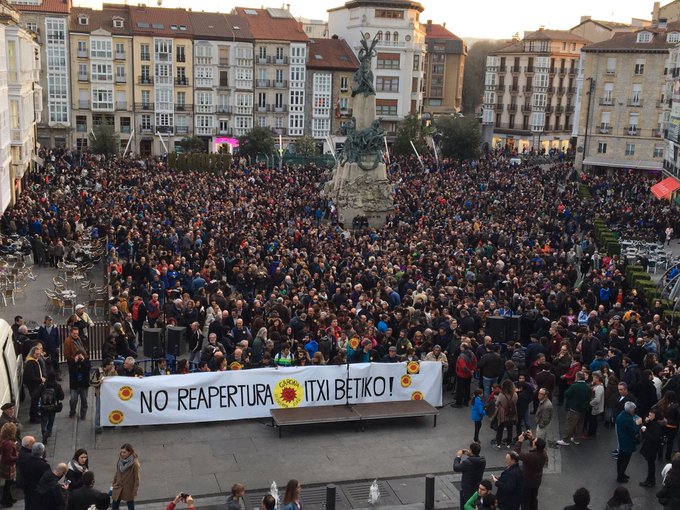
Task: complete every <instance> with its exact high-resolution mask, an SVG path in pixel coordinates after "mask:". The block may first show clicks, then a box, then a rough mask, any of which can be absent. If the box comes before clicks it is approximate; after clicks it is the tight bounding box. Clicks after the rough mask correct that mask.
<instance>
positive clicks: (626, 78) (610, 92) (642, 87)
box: [575, 25, 680, 171]
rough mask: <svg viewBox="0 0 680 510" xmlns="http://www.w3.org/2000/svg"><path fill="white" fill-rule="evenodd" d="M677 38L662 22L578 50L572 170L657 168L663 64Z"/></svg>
mask: <svg viewBox="0 0 680 510" xmlns="http://www.w3.org/2000/svg"><path fill="white" fill-rule="evenodd" d="M671 41H675V43H674V42H671ZM678 41H680V31H678V30H677V28H676V27H673V28H672V27H670V26H665V25H664V26H662V27H650V28H643V29H640V30H638V31H637V32H633V33H623V34H619V35H617V36H615V37H613V38H612V39H610V40H608V41H603V42H599V43H595V44H591V45H589V46H587V47H585V48H584V49H583V61H582V68H583V80H584V81H583V92H582V93H581V100H580V103H581V112H580V115H579V124H578V131H577V136H578V140H577V153H576V163H575V164H576V166H577V168H579V169H616V168H622V169H639V170H657V171H658V170H661V169H662V167H663V156H664V148H665V144H664V141H663V129H664V126H665V119H664V112H663V108H664V95H663V94H664V89H665V87H666V78H665V75H666V65H667V61H668V58H669V53H670V49H671V47H672V46H673V45H674V44H676V43H677V42H678Z"/></svg>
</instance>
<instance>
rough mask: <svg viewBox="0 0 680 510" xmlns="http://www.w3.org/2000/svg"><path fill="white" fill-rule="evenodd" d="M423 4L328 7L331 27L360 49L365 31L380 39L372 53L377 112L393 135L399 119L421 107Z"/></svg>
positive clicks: (386, 1)
mask: <svg viewBox="0 0 680 510" xmlns="http://www.w3.org/2000/svg"><path fill="white" fill-rule="evenodd" d="M423 10H424V7H423V6H422V5H421V4H420V3H418V2H415V1H410V0H350V1H348V2H346V3H345V4H344V5H343V6H342V7H337V8H333V9H330V10H329V11H328V32H329V34H331V37H332V36H333V35H337V36H339V37H340V38H342V39H345V40H346V41H347V42H348V44H349V45H350V47H351V48H352V49H353V50H354V52H355V53H356V54H358V52H359V50H360V49H361V44H360V42H359V41H360V40H361V38H362V37H364V38H367V39H369V42H370V41H372V40H373V39H374V38H375V37H377V39H378V45H377V46H376V51H377V55H376V57H375V58H374V59H373V62H372V65H373V74H374V76H375V85H376V87H375V88H376V114H377V116H378V117H380V118H381V119H382V127H383V129H385V130H386V131H387V132H388V136H389V137H392V136H394V134H395V133H396V129H397V124H398V122H399V121H400V120H401V119H403V118H404V117H406V116H407V115H409V114H411V113H414V114H420V113H422V110H423V92H422V87H423V79H424V67H425V51H426V44H425V35H426V34H425V26H424V24H422V23H421V22H420V14H421V13H422V12H423Z"/></svg>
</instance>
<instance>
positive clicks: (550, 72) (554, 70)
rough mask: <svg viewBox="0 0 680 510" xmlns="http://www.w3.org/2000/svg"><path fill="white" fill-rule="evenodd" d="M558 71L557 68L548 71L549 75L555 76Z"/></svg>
mask: <svg viewBox="0 0 680 510" xmlns="http://www.w3.org/2000/svg"><path fill="white" fill-rule="evenodd" d="M556 71H557V69H556V68H555V67H551V68H549V69H548V73H549V74H553V75H554V74H555V72H556Z"/></svg>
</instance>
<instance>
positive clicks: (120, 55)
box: [116, 52, 125, 60]
mask: <svg viewBox="0 0 680 510" xmlns="http://www.w3.org/2000/svg"><path fill="white" fill-rule="evenodd" d="M116 60H125V53H118V52H116Z"/></svg>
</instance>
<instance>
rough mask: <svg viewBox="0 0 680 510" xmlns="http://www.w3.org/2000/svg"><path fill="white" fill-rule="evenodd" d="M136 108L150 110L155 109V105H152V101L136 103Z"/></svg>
mask: <svg viewBox="0 0 680 510" xmlns="http://www.w3.org/2000/svg"><path fill="white" fill-rule="evenodd" d="M135 108H136V109H137V110H146V111H150V110H152V109H153V106H152V105H151V103H136V104H135Z"/></svg>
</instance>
